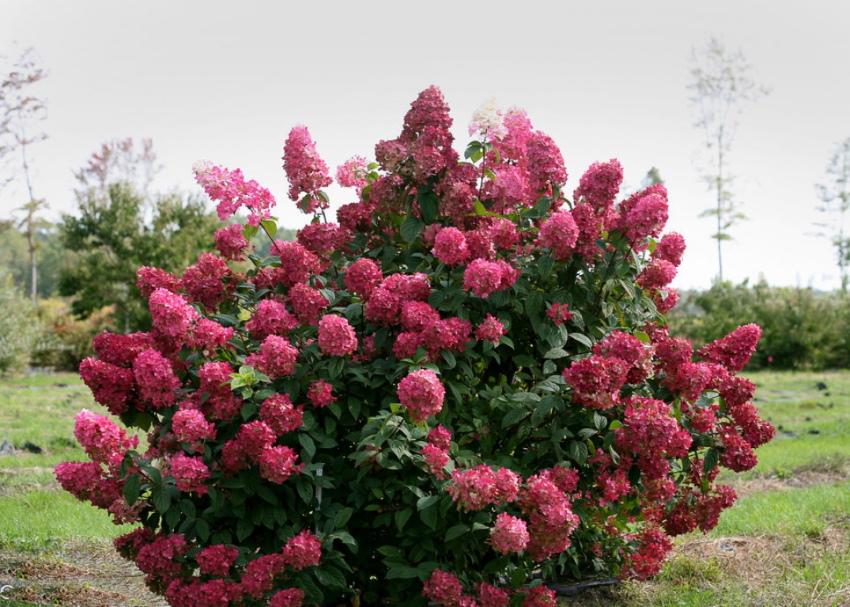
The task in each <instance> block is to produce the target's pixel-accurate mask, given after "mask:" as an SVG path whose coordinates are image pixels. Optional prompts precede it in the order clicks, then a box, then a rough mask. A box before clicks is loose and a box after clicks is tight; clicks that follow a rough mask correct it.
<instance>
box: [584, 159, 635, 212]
mask: <svg viewBox="0 0 850 607" xmlns="http://www.w3.org/2000/svg"><path fill="white" fill-rule="evenodd" d="M622 182H623V167H622V165H621V164H620V162H619V161H618V160H617V159H616V158H612V159H611V160H609V161H608V162H594V163H593V164H592V165H590V168H588V169H587V171H585V173H584V175H582V176H581V180H580V181H579V185H578V187H577V188H576V190H575V192H574V193H573V198H574V199H575V202H576V203H578V202H579V200H583V201H584V202H587V203H588V204H590V205H591V206H593V207H594V208H597V209H605V208H607V207H610V206H611V205H612V204H613V203H614V199H615V198H616V197H617V192H619V191H620V184H621V183H622Z"/></svg>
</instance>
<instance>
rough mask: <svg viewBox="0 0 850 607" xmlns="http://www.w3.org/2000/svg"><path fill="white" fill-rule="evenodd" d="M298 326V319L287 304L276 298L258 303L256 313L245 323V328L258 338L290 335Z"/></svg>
mask: <svg viewBox="0 0 850 607" xmlns="http://www.w3.org/2000/svg"><path fill="white" fill-rule="evenodd" d="M297 327H298V319H297V318H295V316H293V315H292V313H291V312H290V311H289V310H287V309H286V306H285V305H283V304H282V303H280V302H279V301H276V300H274V299H264V300H262V301H261V302H260V303H259V304H257V308H256V310H254V315H253V316H251V318H250V320H249V321H248V322H247V323H245V328H246V329H248V331H249V332H250V333H251V335H252V336H253V337H255V338H257V339H264V338H266V337H268V336H269V335H288V334H289V333H290V332H291V331H293V330H294V329H295V328H297Z"/></svg>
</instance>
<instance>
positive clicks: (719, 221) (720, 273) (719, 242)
mask: <svg viewBox="0 0 850 607" xmlns="http://www.w3.org/2000/svg"><path fill="white" fill-rule="evenodd" d="M722 236H723V126H722V125H721V126H720V130H719V131H718V133H717V234H716V237H717V279H718V282H723V238H722Z"/></svg>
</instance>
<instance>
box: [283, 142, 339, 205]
mask: <svg viewBox="0 0 850 607" xmlns="http://www.w3.org/2000/svg"><path fill="white" fill-rule="evenodd" d="M283 168H284V170H285V171H286V177H287V179H289V198H290V199H292V200H298V197H299V195H300V194H302V193H303V194H305V200H304V201H303V203H299V207H300V208H301V210H302V211H304V212H305V213H313V212H314V211H316V210H318V209H324V208H327V206H328V205H327V202H326V200H325V199H324V198H323V197H322V196H321V194H320V191H321V189H322V188H324V187H327V186H329V185H330V184H331V183H332V181H333V180H332V179H331V176H330V174H329V173H328V165H327V164H325V161H324V160H322V159H321V157H320V156H319V153H318V152H317V151H316V144H315V143H314V142H313V138H312V137H310V131H308V130H307V127H306V126H296V127H294V128H293V129H292V130H291V131H289V136H288V137H287V138H286V143H285V144H284V147H283Z"/></svg>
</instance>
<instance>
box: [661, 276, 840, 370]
mask: <svg viewBox="0 0 850 607" xmlns="http://www.w3.org/2000/svg"><path fill="white" fill-rule="evenodd" d="M669 321H670V328H671V333H674V334H677V335H682V336H686V337H688V338H690V339H692V340H693V341H694V345H702V344H703V343H707V342H709V341H711V340H712V339H713V338H714V337H715V336H717V335H722V334H725V333H728V332H729V331H731V330H732V329H734V328H735V327H737V326H739V325H741V324H746V323H757V324H758V325H760V326H761V327H762V329H763V331H764V335H763V337H762V340H761V343H760V344H759V347H758V350H757V351H756V353H755V355H754V356H753V358H752V360H751V362H750V364H749V366H748V369H759V368H761V369H829V368H848V367H850V295H848V294H842V293H840V292H836V293H823V292H817V291H814V290H812V289H804V288H788V287H770V286H768V285H766V284H764V283H759V284H755V285H750V284H748V283H746V282H744V283H742V284H739V285H733V284H730V283H721V284H718V285H715V286H714V287H712V288H711V289H709V290H707V291H702V292H690V293H683V294H682V298H681V300H680V303H679V305H678V307H677V308H676V309H675V310H674V311H673V312H671V313H670V315H669Z"/></svg>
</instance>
